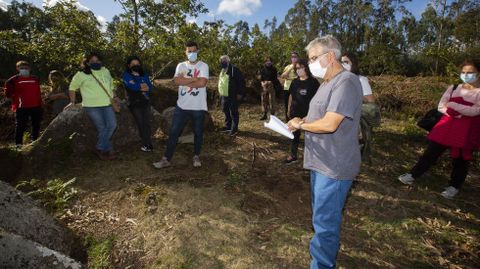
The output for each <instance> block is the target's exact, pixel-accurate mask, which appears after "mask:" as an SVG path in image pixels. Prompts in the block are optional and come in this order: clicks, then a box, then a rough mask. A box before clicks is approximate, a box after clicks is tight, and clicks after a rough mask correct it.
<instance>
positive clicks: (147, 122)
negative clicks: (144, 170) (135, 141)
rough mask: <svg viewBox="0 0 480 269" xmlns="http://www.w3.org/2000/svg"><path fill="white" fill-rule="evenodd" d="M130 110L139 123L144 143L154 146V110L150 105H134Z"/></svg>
mask: <svg viewBox="0 0 480 269" xmlns="http://www.w3.org/2000/svg"><path fill="white" fill-rule="evenodd" d="M130 111H131V112H132V115H133V118H134V119H135V122H136V123H137V127H138V132H139V134H140V138H141V140H142V145H143V146H147V147H150V148H152V127H151V126H152V123H151V122H152V110H151V108H150V105H147V106H132V107H130Z"/></svg>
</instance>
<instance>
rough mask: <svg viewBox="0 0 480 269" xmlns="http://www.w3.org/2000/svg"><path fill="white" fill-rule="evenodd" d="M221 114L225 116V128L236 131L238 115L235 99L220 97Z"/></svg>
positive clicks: (238, 120)
mask: <svg viewBox="0 0 480 269" xmlns="http://www.w3.org/2000/svg"><path fill="white" fill-rule="evenodd" d="M222 106H223V113H224V114H225V128H226V129H227V130H232V131H238V124H239V122H240V114H239V113H238V101H237V99H236V97H227V96H222Z"/></svg>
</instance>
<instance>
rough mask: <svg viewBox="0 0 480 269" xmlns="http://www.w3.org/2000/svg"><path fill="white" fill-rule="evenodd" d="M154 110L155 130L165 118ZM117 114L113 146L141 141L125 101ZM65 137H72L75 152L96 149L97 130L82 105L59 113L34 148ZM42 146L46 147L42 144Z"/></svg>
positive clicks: (69, 138) (60, 140) (117, 146)
mask: <svg viewBox="0 0 480 269" xmlns="http://www.w3.org/2000/svg"><path fill="white" fill-rule="evenodd" d="M152 114H153V122H152V127H153V128H152V131H153V133H155V132H156V131H157V130H158V128H159V126H160V125H161V121H162V118H161V115H160V113H158V112H157V111H156V110H155V109H153V108H152ZM116 116H117V130H116V131H115V133H114V134H113V137H112V144H113V146H114V148H121V147H123V146H125V145H128V144H131V143H132V142H140V135H139V134H138V128H137V125H136V124H135V121H134V119H133V116H132V113H130V110H129V109H128V107H127V106H126V105H125V104H122V110H121V112H120V113H116ZM64 140H71V143H70V144H71V148H70V149H69V150H71V151H73V152H85V151H91V150H93V149H94V147H95V143H96V141H97V132H96V130H95V126H94V125H93V123H92V122H91V121H90V119H89V117H88V115H87V113H86V112H85V110H84V109H83V108H82V107H81V106H76V107H74V108H71V109H69V110H67V111H64V112H62V113H60V114H59V115H58V116H57V117H56V118H55V119H54V120H53V121H52V122H51V123H50V124H49V125H48V127H47V128H46V129H45V131H44V132H43V134H42V136H41V137H40V138H39V140H38V141H37V142H36V143H35V145H34V148H35V147H37V146H39V147H41V148H42V147H44V146H45V145H47V144H49V143H50V144H51V143H61V142H62V141H64ZM42 150H44V149H43V148H42Z"/></svg>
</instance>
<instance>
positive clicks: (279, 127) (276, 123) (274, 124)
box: [263, 116, 293, 139]
mask: <svg viewBox="0 0 480 269" xmlns="http://www.w3.org/2000/svg"><path fill="white" fill-rule="evenodd" d="M263 125H264V126H265V127H267V128H268V129H270V130H272V131H275V132H277V133H279V134H281V135H284V136H286V137H288V138H290V139H293V133H292V132H290V130H288V126H287V125H286V124H285V123H283V121H281V120H280V119H278V118H277V117H275V116H270V121H269V122H264V123H263Z"/></svg>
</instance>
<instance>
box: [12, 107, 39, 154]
mask: <svg viewBox="0 0 480 269" xmlns="http://www.w3.org/2000/svg"><path fill="white" fill-rule="evenodd" d="M42 116H43V109H42V108H41V107H27V108H18V109H17V111H16V112H15V144H17V145H21V144H23V134H24V133H25V131H26V130H27V126H28V122H29V120H31V125H32V131H31V133H30V139H31V140H32V141H35V140H37V138H38V136H39V134H40V123H41V122H42Z"/></svg>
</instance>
